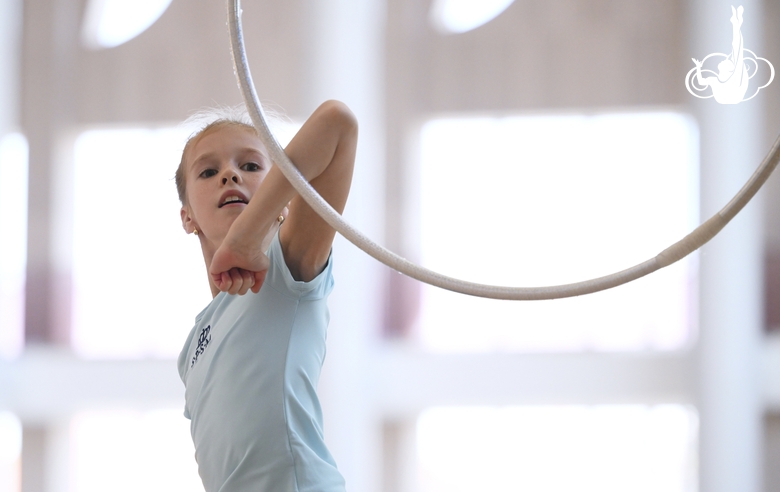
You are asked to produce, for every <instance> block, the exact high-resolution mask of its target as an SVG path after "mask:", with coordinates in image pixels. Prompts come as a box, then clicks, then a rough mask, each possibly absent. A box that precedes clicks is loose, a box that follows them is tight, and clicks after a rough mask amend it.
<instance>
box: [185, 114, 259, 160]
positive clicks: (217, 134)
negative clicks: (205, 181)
mask: <svg viewBox="0 0 780 492" xmlns="http://www.w3.org/2000/svg"><path fill="white" fill-rule="evenodd" d="M195 139H196V140H195V142H194V143H193V145H192V147H191V148H190V149H189V152H188V154H189V155H188V156H187V157H188V159H187V160H188V161H189V162H190V164H192V163H194V162H196V161H197V160H199V159H200V158H201V157H203V156H206V155H210V154H213V155H215V156H216V155H219V154H230V153H234V152H241V151H256V152H259V153H261V154H263V155H265V156H267V155H268V153H267V152H266V150H265V146H264V145H263V142H262V141H261V140H260V137H258V136H257V134H255V132H254V130H253V129H250V128H246V127H244V126H243V125H238V124H228V125H224V126H219V127H217V128H212V129H208V130H206V131H205V132H203V133H201V134H200V135H198V136H196V137H195Z"/></svg>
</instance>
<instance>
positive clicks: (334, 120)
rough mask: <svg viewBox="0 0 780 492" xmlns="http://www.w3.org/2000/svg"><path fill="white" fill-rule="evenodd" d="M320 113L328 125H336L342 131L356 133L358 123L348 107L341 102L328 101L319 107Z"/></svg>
mask: <svg viewBox="0 0 780 492" xmlns="http://www.w3.org/2000/svg"><path fill="white" fill-rule="evenodd" d="M319 110H320V111H322V112H323V113H324V116H325V117H326V118H327V119H328V121H329V123H331V124H333V125H337V126H338V127H339V128H341V129H342V131H345V132H348V133H352V132H354V133H357V129H358V121H357V118H356V117H355V114H354V113H353V112H352V110H351V109H349V106H347V105H346V104H344V103H343V102H341V101H337V100H335V99H330V100H328V101H325V102H324V103H322V105H320V108H319Z"/></svg>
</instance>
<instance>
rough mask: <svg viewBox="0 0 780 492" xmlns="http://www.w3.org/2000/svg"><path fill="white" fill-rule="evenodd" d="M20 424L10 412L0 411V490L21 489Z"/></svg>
mask: <svg viewBox="0 0 780 492" xmlns="http://www.w3.org/2000/svg"><path fill="white" fill-rule="evenodd" d="M21 454H22V424H21V422H19V419H18V418H17V417H16V415H14V414H12V413H11V412H0V490H8V491H9V492H10V491H18V490H21V484H20V480H19V478H20V476H21V471H22V470H21Z"/></svg>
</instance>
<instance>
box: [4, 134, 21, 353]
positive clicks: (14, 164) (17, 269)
mask: <svg viewBox="0 0 780 492" xmlns="http://www.w3.org/2000/svg"><path fill="white" fill-rule="evenodd" d="M27 155H28V149H27V139H25V138H24V135H22V134H20V133H10V134H7V135H5V136H3V137H2V138H0V231H3V232H2V234H3V239H2V241H0V313H3V316H2V323H0V356H2V357H8V358H11V357H15V356H17V355H19V354H20V353H21V351H22V346H23V340H24V288H25V275H26V273H25V270H26V268H27V174H28V163H27V160H28V159H27Z"/></svg>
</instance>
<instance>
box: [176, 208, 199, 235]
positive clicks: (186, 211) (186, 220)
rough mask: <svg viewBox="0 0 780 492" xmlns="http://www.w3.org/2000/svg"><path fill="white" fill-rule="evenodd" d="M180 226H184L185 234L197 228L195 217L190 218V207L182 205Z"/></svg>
mask: <svg viewBox="0 0 780 492" xmlns="http://www.w3.org/2000/svg"><path fill="white" fill-rule="evenodd" d="M180 215H181V226H182V228H184V231H185V232H186V233H187V234H192V233H193V232H195V231H196V230H197V229H198V224H196V223H195V219H193V218H192V215H191V214H190V208H189V207H188V206H186V205H185V206H183V207H182V208H181V212H180Z"/></svg>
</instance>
